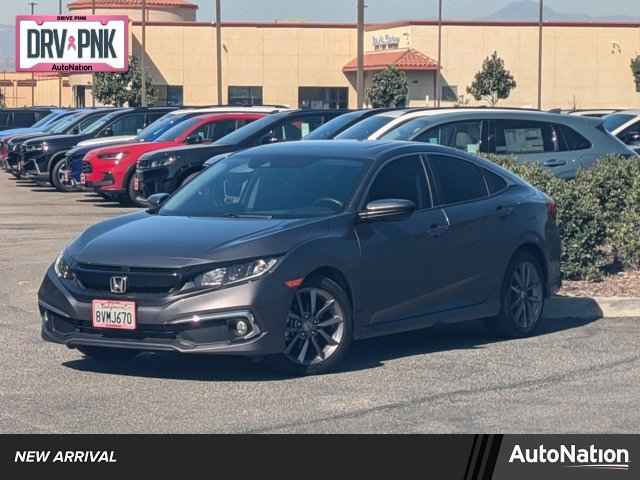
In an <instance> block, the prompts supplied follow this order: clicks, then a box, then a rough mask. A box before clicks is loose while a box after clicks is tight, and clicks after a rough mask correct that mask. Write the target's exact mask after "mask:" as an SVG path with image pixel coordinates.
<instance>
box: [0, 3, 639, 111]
mask: <svg viewBox="0 0 640 480" xmlns="http://www.w3.org/2000/svg"><path fill="white" fill-rule="evenodd" d="M96 4H97V13H99V14H116V13H117V14H122V13H124V14H127V15H129V17H130V18H131V19H132V24H131V36H132V39H131V40H132V41H131V42H130V45H131V49H132V53H133V54H134V55H137V56H138V55H140V52H141V45H140V43H141V22H140V19H141V17H140V5H141V0H96ZM147 5H148V8H149V10H148V13H147V19H148V25H147V62H146V63H147V68H148V70H149V73H150V75H151V77H152V79H153V83H154V85H155V86H156V92H157V97H158V102H159V103H169V104H185V105H207V104H215V103H217V102H218V99H217V94H216V92H217V85H216V60H215V40H216V37H215V35H216V33H215V26H214V25H212V24H211V23H204V22H197V21H195V19H196V10H197V6H196V5H194V4H191V3H189V2H188V1H187V0H147ZM69 10H70V11H71V12H72V13H87V14H88V13H91V1H89V0H76V1H74V2H71V3H70V4H69ZM222 35H223V37H222V43H223V65H222V66H223V99H222V101H223V102H224V103H264V104H287V105H291V106H294V107H298V106H300V107H319V108H320V107H338V106H339V107H346V106H348V107H352V108H353V107H355V106H356V92H355V89H354V86H355V56H356V27H355V25H354V24H319V23H289V22H288V23H283V22H278V23H251V22H227V23H225V24H224V25H223V34H222ZM365 37H366V38H365V41H366V50H367V52H366V57H365V70H366V82H367V84H370V81H371V78H372V76H373V74H374V73H375V72H377V71H379V70H381V69H383V68H385V66H386V65H387V64H394V65H396V66H397V67H398V68H400V69H401V70H404V71H406V72H407V76H408V79H409V104H410V105H411V106H422V105H433V103H434V101H435V97H436V95H435V92H436V90H435V87H436V75H439V86H440V88H439V90H440V95H441V98H442V105H443V106H450V105H456V104H469V105H476V104H478V102H476V101H475V100H474V99H473V98H471V97H470V96H469V95H467V94H466V88H467V86H468V85H469V84H470V83H471V82H472V80H473V77H474V75H475V73H476V72H477V71H478V70H479V69H480V67H481V65H482V61H483V59H484V58H485V57H487V56H488V55H490V54H491V53H492V52H493V51H494V50H495V51H497V52H498V54H499V55H500V56H501V57H502V58H503V59H504V60H505V63H506V66H507V68H508V69H509V70H511V72H512V74H513V75H514V77H515V79H516V81H517V83H518V86H517V88H516V89H515V90H514V91H513V93H512V95H511V97H510V98H509V99H508V100H506V101H504V102H502V105H504V106H519V107H526V106H535V105H537V97H538V26H537V24H536V23H526V22H519V23H513V22H492V23H486V22H485V23H479V22H445V23H444V25H443V27H442V59H441V63H442V65H441V66H440V67H439V66H438V64H437V61H436V57H437V51H438V40H437V39H438V26H437V24H436V23H435V22H433V21H407V22H394V23H386V24H375V25H368V27H367V31H366V36H365ZM639 54H640V24H631V23H558V22H548V23H546V24H545V27H544V35H543V88H542V101H543V108H558V107H561V108H606V107H616V108H628V107H640V93H638V92H637V91H636V85H635V83H634V81H633V76H632V74H631V69H630V60H631V58H632V57H635V56H636V55H639ZM1 75H2V74H0V77H1ZM8 75H17V74H8ZM21 78H22V79H23V80H28V79H29V78H30V76H25V75H23V76H22V77H21ZM54 83H55V85H57V81H56V82H52V83H51V84H52V85H53V84H54ZM41 84H42V86H41ZM90 84H91V77H90V76H87V75H76V76H71V77H69V87H63V88H64V91H65V93H64V95H63V98H64V102H70V103H69V104H73V105H78V106H79V105H83V104H84V105H88V104H90V102H91V99H90ZM0 85H2V84H0ZM44 85H45V84H44V83H43V82H40V81H38V87H37V88H36V102H37V103H40V104H57V102H58V91H57V89H51V88H48V87H45V86H44ZM2 88H9V87H2ZM16 88H17V87H16ZM20 88H21V89H22V90H20V91H19V92H18V93H16V94H15V95H14V96H15V97H16V98H18V102H17V103H16V104H28V103H29V101H30V98H31V97H30V92H28V93H29V94H28V95H26V96H25V94H24V87H20ZM67 90H72V93H71V92H67ZM5 96H6V97H7V99H9V96H8V95H6V94H5ZM23 101H26V103H24V102H23ZM8 103H9V104H10V103H11V102H8ZM65 104H66V103H65Z"/></svg>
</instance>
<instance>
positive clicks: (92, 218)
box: [0, 172, 640, 433]
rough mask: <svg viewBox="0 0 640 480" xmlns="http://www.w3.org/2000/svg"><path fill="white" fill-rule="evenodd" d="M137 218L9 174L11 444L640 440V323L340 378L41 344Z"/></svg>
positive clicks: (0, 388) (441, 342)
mask: <svg viewBox="0 0 640 480" xmlns="http://www.w3.org/2000/svg"><path fill="white" fill-rule="evenodd" d="M128 211H130V210H128V209H123V208H120V207H118V206H117V205H115V204H111V203H108V202H105V201H103V200H102V199H100V198H99V197H96V196H93V195H87V194H80V193H78V194H61V193H56V192H54V191H53V190H52V189H51V188H48V187H38V186H36V185H34V184H32V183H30V182H28V181H18V182H16V181H15V180H14V179H12V178H11V177H10V176H8V175H7V174H5V173H4V172H2V173H0V252H1V255H0V273H1V278H2V280H1V281H0V345H1V347H0V432H2V433H54V432H56V433H57V432H59V433H103V432H104V433H146V432H149V433H164V432H176V433H191V432H193V433H225V432H229V433H242V432H275V433H277V432H283V433H284V432H307V433H311V432H318V433H361V432H362V433H364V432H366V433H385V432H388V433H422V432H475V433H477V432H482V431H485V432H487V431H492V432H505V433H508V432H565V433H566V432H638V431H639V430H640V409H639V408H638V406H639V402H638V399H639V398H640V381H639V380H640V368H639V366H640V351H639V346H640V319H613V318H605V319H600V320H596V321H593V322H584V321H580V322H578V321H574V320H571V319H566V320H563V321H555V322H553V323H550V322H547V323H546V324H545V325H544V328H543V329H542V331H541V333H540V334H539V335H538V336H535V337H533V338H530V339H525V340H518V341H500V340H496V339H493V338H491V337H489V336H487V334H486V333H485V332H484V330H483V329H482V327H481V326H480V325H476V324H469V325H464V326H461V325H460V326H454V327H447V328H436V329H430V330H425V331H420V332H413V333H409V334H403V335H396V336H393V337H386V338H380V339H374V340H368V341H365V342H361V343H359V344H356V345H355V347H354V348H353V350H352V353H351V355H350V357H349V359H348V361H347V362H346V364H345V365H344V368H343V369H342V370H341V371H340V372H338V373H335V374H331V375H325V376H320V377H308V378H286V377H282V376H279V375H278V374H277V373H274V372H273V371H271V370H269V369H268V368H266V367H265V365H264V364H260V363H252V362H250V361H248V360H245V359H236V358H219V357H202V356H199V357H178V356H175V355H170V354H162V355H144V356H141V357H140V358H139V359H138V360H137V361H136V362H135V363H133V364H128V365H117V366H112V367H105V366H102V365H100V364H98V363H96V362H94V361H92V360H88V359H85V358H83V357H82V356H81V355H80V354H79V353H78V352H76V351H72V350H67V349H66V348H64V347H61V346H58V345H52V344H47V343H44V342H43V341H42V340H41V339H40V319H39V316H38V314H37V304H36V292H37V290H38V287H39V284H40V280H41V278H42V276H43V273H44V271H45V269H46V268H47V266H48V265H49V264H50V262H51V261H52V260H53V259H54V258H55V256H56V255H57V253H58V252H59V251H60V250H61V249H62V248H63V247H64V246H65V244H66V243H68V242H69V241H70V240H72V239H73V238H74V237H75V236H76V235H78V234H79V233H80V232H81V231H82V230H83V229H84V228H85V227H86V226H88V225H90V224H92V223H95V222H97V221H99V220H101V219H104V218H107V217H110V216H113V215H118V214H122V213H125V212H128Z"/></svg>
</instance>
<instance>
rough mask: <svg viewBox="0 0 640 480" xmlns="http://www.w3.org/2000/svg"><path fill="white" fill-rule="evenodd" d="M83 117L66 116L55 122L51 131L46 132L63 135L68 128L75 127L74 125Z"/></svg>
mask: <svg viewBox="0 0 640 480" xmlns="http://www.w3.org/2000/svg"><path fill="white" fill-rule="evenodd" d="M82 117H83V114H82V113H73V114H71V115H67V116H66V117H64V118H62V119H61V120H59V121H57V122H55V123H54V124H53V125H52V126H51V129H50V130H48V131H50V132H51V133H64V132H65V131H66V130H67V129H68V128H70V127H72V126H73V125H75V123H76V122H77V121H78V120H80V119H81V118H82Z"/></svg>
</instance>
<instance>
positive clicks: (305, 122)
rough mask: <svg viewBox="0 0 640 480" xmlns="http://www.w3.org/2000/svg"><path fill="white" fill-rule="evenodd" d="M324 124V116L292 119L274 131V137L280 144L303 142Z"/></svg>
mask: <svg viewBox="0 0 640 480" xmlns="http://www.w3.org/2000/svg"><path fill="white" fill-rule="evenodd" d="M322 123H323V118H322V115H315V116H309V117H298V118H291V119H288V120H286V121H285V122H283V123H281V124H279V125H278V126H277V127H276V128H275V129H274V130H273V134H274V135H273V136H274V137H275V138H277V139H278V141H280V142H290V141H293V140H301V139H302V137H304V136H305V135H308V134H309V133H311V132H313V131H314V130H315V129H316V128H318V127H319V126H320V125H322Z"/></svg>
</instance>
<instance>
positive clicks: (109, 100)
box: [93, 57, 154, 107]
mask: <svg viewBox="0 0 640 480" xmlns="http://www.w3.org/2000/svg"><path fill="white" fill-rule="evenodd" d="M94 82H95V83H94V86H93V88H94V94H95V96H96V100H98V101H99V102H100V103H103V104H105V105H115V106H116V107H123V106H125V105H128V106H129V107H139V106H141V105H142V70H141V68H140V61H139V60H138V59H137V58H136V57H129V70H128V71H126V72H123V73H96V74H95V79H94ZM145 83H146V85H147V103H148V104H151V103H153V93H154V92H153V89H152V87H151V78H150V76H149V74H148V72H147V77H146V82H145Z"/></svg>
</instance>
